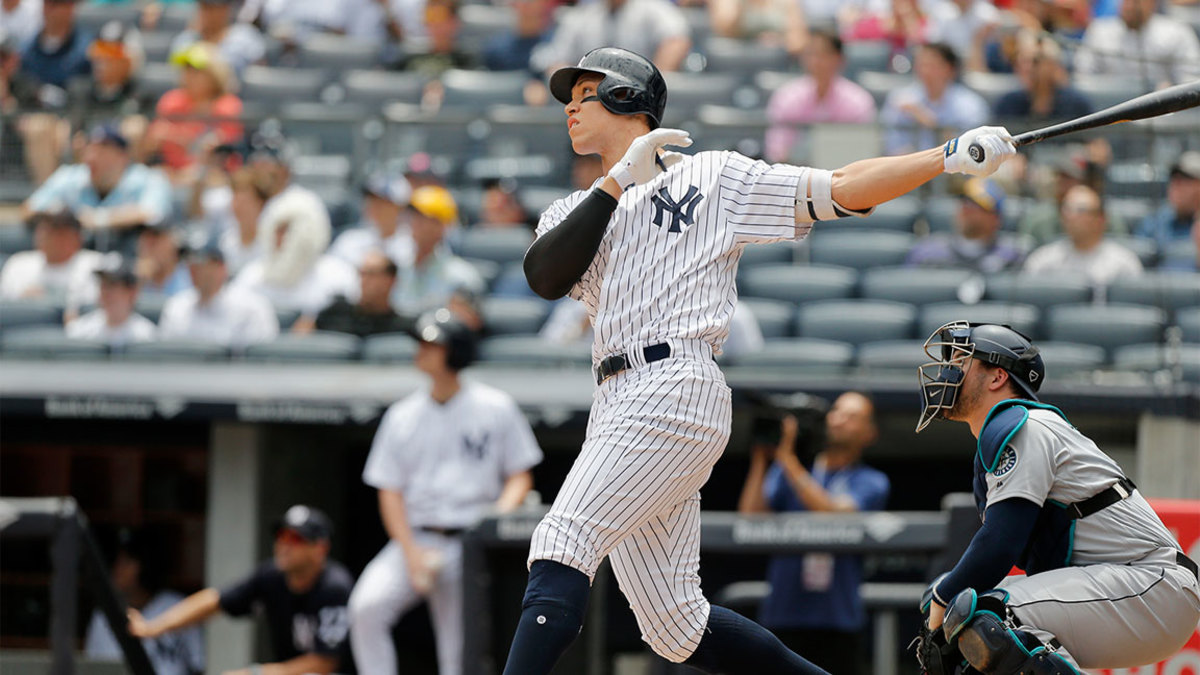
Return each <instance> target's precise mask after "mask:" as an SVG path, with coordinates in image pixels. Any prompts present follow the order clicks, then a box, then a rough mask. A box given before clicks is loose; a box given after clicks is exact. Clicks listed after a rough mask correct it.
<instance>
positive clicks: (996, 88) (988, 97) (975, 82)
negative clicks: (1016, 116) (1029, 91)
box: [962, 71, 1021, 108]
mask: <svg viewBox="0 0 1200 675" xmlns="http://www.w3.org/2000/svg"><path fill="white" fill-rule="evenodd" d="M962 81H963V84H965V85H967V87H968V88H970V89H971V90H973V91H974V92H975V93H977V94H979V95H980V96H982V97H983V99H984V100H985V101H987V104H988V107H989V108H993V107H995V105H996V101H998V100H1000V97H1001V96H1003V95H1005V94H1007V93H1008V92H1010V91H1016V90H1018V89H1020V88H1021V80H1020V78H1018V77H1017V76H1016V75H1013V74H1011V73H989V72H978V71H976V72H966V73H963V76H962Z"/></svg>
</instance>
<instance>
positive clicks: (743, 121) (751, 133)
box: [692, 105, 767, 155]
mask: <svg viewBox="0 0 1200 675" xmlns="http://www.w3.org/2000/svg"><path fill="white" fill-rule="evenodd" d="M696 122H697V124H698V125H699V128H698V129H697V130H696V132H695V141H696V145H695V146H694V149H693V150H692V152H699V151H701V150H717V151H720V150H732V149H737V148H740V149H741V150H743V151H745V150H748V149H749V150H753V149H754V148H758V149H760V150H759V152H753V151H751V152H748V153H745V154H750V155H759V154H762V153H761V148H762V142H763V137H764V135H765V134H766V133H767V114H766V111H765V110H764V109H762V108H754V109H749V110H745V109H742V108H736V107H734V106H728V105H702V106H700V107H699V108H698V109H697V110H696ZM747 144H749V145H750V146H751V147H750V148H747Z"/></svg>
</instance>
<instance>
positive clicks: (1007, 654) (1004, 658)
mask: <svg viewBox="0 0 1200 675" xmlns="http://www.w3.org/2000/svg"><path fill="white" fill-rule="evenodd" d="M1007 599H1008V594H1007V593H1006V592H1004V591H1000V590H993V591H988V592H987V593H984V594H983V595H980V596H976V594H975V591H973V590H970V589H967V590H965V591H963V592H962V593H959V594H958V595H956V596H954V600H952V601H951V602H950V606H949V607H948V608H947V609H946V620H945V622H944V630H945V633H946V638H947V640H948V641H949V642H950V643H952V644H956V645H957V646H958V650H959V652H960V653H962V655H963V658H965V659H966V660H967V663H970V664H971V667H972V668H974V669H976V670H978V671H979V672H980V673H984V675H1079V671H1078V670H1076V669H1075V667H1074V666H1072V665H1071V664H1070V663H1069V662H1067V660H1066V659H1064V658H1063V657H1061V656H1059V655H1058V654H1056V653H1055V652H1054V651H1053V650H1051V649H1048V648H1047V647H1046V645H1044V644H1042V642H1041V641H1040V640H1038V639H1037V638H1036V637H1034V636H1033V635H1031V634H1030V633H1028V632H1026V631H1023V630H1019V629H1015V628H1013V626H1012V623H1011V622H1010V621H1008V611H1007V608H1006V607H1005V600H1007Z"/></svg>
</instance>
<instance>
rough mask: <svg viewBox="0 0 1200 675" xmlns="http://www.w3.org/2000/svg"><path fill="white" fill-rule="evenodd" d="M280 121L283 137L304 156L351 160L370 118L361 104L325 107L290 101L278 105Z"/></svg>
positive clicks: (327, 105) (324, 104)
mask: <svg viewBox="0 0 1200 675" xmlns="http://www.w3.org/2000/svg"><path fill="white" fill-rule="evenodd" d="M278 110H279V121H280V123H281V124H282V125H283V134H284V135H285V136H286V137H287V139H288V141H289V142H291V143H293V144H295V145H296V147H297V148H298V150H299V151H300V152H302V153H303V154H306V155H345V156H346V157H347V159H346V160H345V161H346V162H348V161H349V157H351V156H353V155H354V153H355V152H356V150H358V147H357V145H358V138H359V136H360V130H361V128H362V124H363V122H364V121H365V120H368V119H370V118H371V115H372V114H373V112H372V110H371V108H370V107H369V106H367V105H363V104H362V103H349V102H342V103H337V104H326V103H319V102H315V101H290V102H287V103H284V104H282V105H280V107H279V109H278Z"/></svg>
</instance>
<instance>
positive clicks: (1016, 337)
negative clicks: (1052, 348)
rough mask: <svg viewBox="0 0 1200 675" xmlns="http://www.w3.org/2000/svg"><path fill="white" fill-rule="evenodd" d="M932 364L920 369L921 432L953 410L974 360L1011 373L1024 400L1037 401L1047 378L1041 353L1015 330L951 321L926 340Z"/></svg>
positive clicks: (918, 428) (996, 325) (986, 324)
mask: <svg viewBox="0 0 1200 675" xmlns="http://www.w3.org/2000/svg"><path fill="white" fill-rule="evenodd" d="M925 353H926V354H928V355H929V358H930V359H933V360H932V361H931V362H929V363H926V364H924V365H922V366H920V367H918V368H917V376H918V378H919V380H918V381H919V382H920V385H921V418H920V419H919V420H917V432H918V433H919V432H920V431H921V430H922V429H924V428H925V427H927V426H929V423H930V422H932V421H933V420H934V419H935V418H937V417H939V416H941V415H943V414H945V412H946V411H949V410H950V409H951V408H953V407H954V402H955V401H956V400H958V390H959V388H960V387H962V383H963V368H964V366H965V365H966V363H967V359H970V358H975V359H978V360H980V361H983V362H984V363H989V364H991V365H994V366H999V367H1001V368H1003V369H1004V370H1006V371H1008V374H1009V375H1010V376H1011V379H1012V381H1013V383H1015V384H1016V385H1017V388H1018V389H1020V390H1021V393H1022V394H1023V396H1024V398H1027V399H1029V400H1031V401H1036V400H1038V399H1037V391H1038V389H1040V388H1041V386H1042V380H1044V379H1045V378H1046V368H1045V365H1044V364H1043V363H1042V357H1041V354H1039V353H1038V348H1037V347H1035V346H1034V345H1033V342H1031V341H1030V339H1029V338H1028V337H1026V336H1025V335H1023V334H1021V333H1020V332H1018V331H1016V330H1014V329H1013V328H1011V327H1010V326H1005V325H1000V324H994V323H969V322H967V321H952V322H950V323H948V324H946V325H944V326H942V327H941V328H938V329H937V330H935V331H934V332H933V334H932V335H930V336H929V339H928V340H926V341H925Z"/></svg>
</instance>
